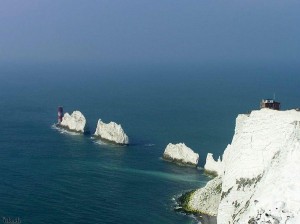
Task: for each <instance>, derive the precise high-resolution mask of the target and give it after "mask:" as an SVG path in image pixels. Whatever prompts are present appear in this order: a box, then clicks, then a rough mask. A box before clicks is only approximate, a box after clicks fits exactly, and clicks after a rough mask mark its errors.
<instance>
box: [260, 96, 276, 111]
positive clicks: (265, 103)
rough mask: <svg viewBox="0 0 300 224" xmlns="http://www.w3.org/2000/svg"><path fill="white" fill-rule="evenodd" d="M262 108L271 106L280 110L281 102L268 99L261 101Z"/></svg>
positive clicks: (270, 107)
mask: <svg viewBox="0 0 300 224" xmlns="http://www.w3.org/2000/svg"><path fill="white" fill-rule="evenodd" d="M260 108H269V109H273V110H280V103H279V102H276V101H275V100H271V99H266V100H264V99H263V100H262V101H261V102H260Z"/></svg>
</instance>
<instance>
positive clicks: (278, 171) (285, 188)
mask: <svg viewBox="0 0 300 224" xmlns="http://www.w3.org/2000/svg"><path fill="white" fill-rule="evenodd" d="M223 165H224V176H223V178H222V194H221V195H222V196H221V202H220V205H219V209H218V223H220V224H222V223H266V222H267V223H295V222H294V220H296V217H297V216H298V215H299V211H300V113H299V112H297V111H295V110H290V111H275V110H269V109H262V110H260V111H253V112H252V113H251V114H250V115H248V116H247V115H239V116H238V117H237V120H236V129H235V135H234V137H233V140H232V143H231V144H230V145H228V146H227V148H226V150H225V152H224V155H223Z"/></svg>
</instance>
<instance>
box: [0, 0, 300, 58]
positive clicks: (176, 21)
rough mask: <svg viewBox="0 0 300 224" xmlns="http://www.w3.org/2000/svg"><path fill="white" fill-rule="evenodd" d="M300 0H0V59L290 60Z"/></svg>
mask: <svg viewBox="0 0 300 224" xmlns="http://www.w3.org/2000/svg"><path fill="white" fill-rule="evenodd" d="M299 12H300V1H299V0H295V1H292V0H291V1H289V0H286V1H282V0H264V1H261V0H231V1H217V0H216V1H212V0H187V1H182V0H151V1H150V0H148V1H146V0H98V1H96V0H88V1H83V0H26V1H19V0H1V1H0V63H1V64H6V63H100V64H152V63H154V64H155V63H166V64H168V63H171V64H172V63H173V64H198V63H220V62H224V63H227V62H228V63H244V62H251V63H275V64H276V63H290V64H297V63H298V61H299V58H300V57H299V56H300V28H299V21H300V13H299Z"/></svg>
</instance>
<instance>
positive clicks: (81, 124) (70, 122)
mask: <svg viewBox="0 0 300 224" xmlns="http://www.w3.org/2000/svg"><path fill="white" fill-rule="evenodd" d="M60 125H61V126H63V127H65V128H67V129H69V130H71V131H76V132H82V133H84V132H85V131H86V119H85V117H84V116H83V114H82V113H81V112H80V111H74V112H73V113H72V114H71V115H70V114H68V113H65V114H64V116H63V118H62V122H61V123H60Z"/></svg>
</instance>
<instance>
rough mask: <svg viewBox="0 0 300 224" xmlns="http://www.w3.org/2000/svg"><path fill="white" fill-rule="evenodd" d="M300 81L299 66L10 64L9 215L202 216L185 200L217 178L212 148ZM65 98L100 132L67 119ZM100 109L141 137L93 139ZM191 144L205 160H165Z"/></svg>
mask: <svg viewBox="0 0 300 224" xmlns="http://www.w3.org/2000/svg"><path fill="white" fill-rule="evenodd" d="M299 83H300V68H299V67H297V66H289V65H286V66H284V65H281V66H280V65H264V64H261V65H251V64H238V65H237V64H230V65H226V64H225V65H224V64H223V65H218V64H209V65H205V64H203V65H177V64H173V65H122V66H121V65H79V64H76V65H74V64H55V63H54V64H30V65H26V64H22V65H20V64H9V65H2V66H1V67H0V176H1V184H0V218H1V220H0V222H1V221H3V222H4V221H5V220H8V219H10V220H11V221H13V220H16V221H19V223H20V222H21V223H24V224H25V223H30V224H44V223H45V224H57V223H60V224H70V223H72V224H77V223H78V224H79V223H80V224H81V223H84V224H98V223H101V224H102V223H103V224H119V223H122V224H133V223H138V224H171V223H172V224H173V223H179V224H194V223H200V221H199V220H198V219H196V218H195V217H193V216H192V215H187V214H184V213H181V212H176V211H175V210H174V209H175V208H176V206H178V205H177V204H176V199H177V198H178V196H180V195H181V194H182V193H184V192H187V191H190V190H193V189H196V188H200V187H203V186H205V184H206V183H207V182H208V181H209V180H210V179H211V178H212V177H210V176H207V175H205V174H204V172H203V166H204V164H205V159H206V155H207V153H208V152H211V153H213V155H214V158H215V159H217V158H218V157H219V156H221V155H222V153H223V151H224V149H225V148H226V146H227V145H228V144H230V142H231V139H232V136H233V133H234V127H235V118H236V117H237V115H238V114H240V113H248V112H250V111H251V110H256V109H259V104H260V101H261V99H263V98H271V99H273V98H274V97H275V98H276V100H278V101H279V102H281V106H282V109H291V108H296V107H300V100H299V99H300V91H299ZM58 106H63V108H64V112H69V113H71V112H72V111H74V110H80V111H81V112H82V113H83V114H84V115H85V117H86V119H87V122H88V125H89V128H90V131H91V135H80V134H72V133H69V132H65V131H62V130H59V129H56V128H55V126H53V124H55V123H56V122H57V107H58ZM98 119H102V120H103V121H104V122H109V121H115V122H117V123H120V124H121V125H122V127H123V128H124V130H125V132H126V133H127V135H128V136H129V139H130V144H129V145H128V146H116V145H110V144H106V143H103V142H101V141H99V140H97V139H95V138H93V136H92V134H93V132H94V131H95V129H96V124H97V121H98ZM181 142H183V143H185V144H186V145H187V146H188V147H190V148H192V149H193V150H194V151H195V152H197V153H199V155H200V159H199V166H198V167H197V168H194V167H184V166H178V165H176V164H173V163H170V162H166V161H164V160H162V158H161V157H162V154H163V152H164V149H165V147H166V146H167V144H168V143H181Z"/></svg>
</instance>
